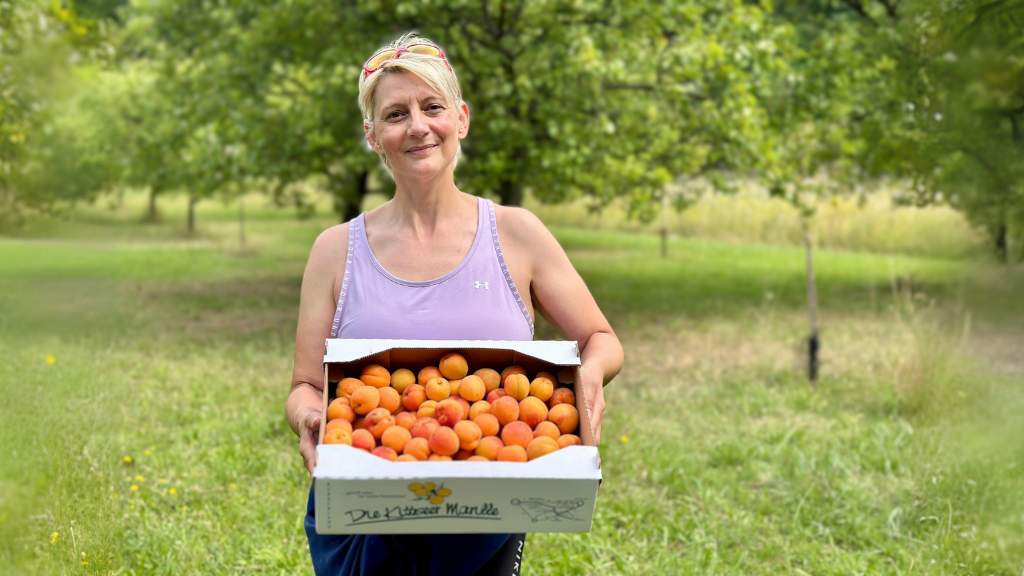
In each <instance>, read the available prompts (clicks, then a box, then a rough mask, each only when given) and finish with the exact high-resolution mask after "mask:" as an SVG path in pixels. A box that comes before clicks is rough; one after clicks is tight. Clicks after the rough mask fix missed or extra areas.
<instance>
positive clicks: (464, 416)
mask: <svg viewBox="0 0 1024 576" xmlns="http://www.w3.org/2000/svg"><path fill="white" fill-rule="evenodd" d="M452 400H455V401H456V402H458V403H459V406H462V418H460V420H468V419H469V402H466V399H465V398H463V397H461V396H456V397H455V398H452Z"/></svg>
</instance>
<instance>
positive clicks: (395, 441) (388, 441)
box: [380, 426, 412, 452]
mask: <svg viewBox="0 0 1024 576" xmlns="http://www.w3.org/2000/svg"><path fill="white" fill-rule="evenodd" d="M409 440H412V434H411V433H410V432H409V431H408V430H406V429H405V428H403V427H402V426H392V427H390V428H388V429H387V430H385V431H384V433H383V434H381V436H380V443H381V444H382V445H384V446H387V447H388V448H391V449H392V450H394V451H395V452H401V451H402V450H403V449H404V448H405V445H406V444H407V443H408V442H409Z"/></svg>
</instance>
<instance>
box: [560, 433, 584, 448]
mask: <svg viewBox="0 0 1024 576" xmlns="http://www.w3.org/2000/svg"><path fill="white" fill-rule="evenodd" d="M566 446H583V441H582V440H580V437H579V436H577V435H575V434H562V435H561V436H559V437H558V447H559V448H565V447H566Z"/></svg>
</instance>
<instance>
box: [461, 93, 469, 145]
mask: <svg viewBox="0 0 1024 576" xmlns="http://www.w3.org/2000/svg"><path fill="white" fill-rule="evenodd" d="M467 134H469V106H468V105H467V104H466V101H465V100H462V101H460V102H459V140H461V139H463V138H465V137H466V135H467Z"/></svg>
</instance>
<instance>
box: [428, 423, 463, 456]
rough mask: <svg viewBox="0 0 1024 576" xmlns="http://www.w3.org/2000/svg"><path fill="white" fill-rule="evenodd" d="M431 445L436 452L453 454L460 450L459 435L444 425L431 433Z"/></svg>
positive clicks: (431, 448)
mask: <svg viewBox="0 0 1024 576" xmlns="http://www.w3.org/2000/svg"><path fill="white" fill-rule="evenodd" d="M429 446H430V451H431V452H433V453H434V454H441V455H442V456H453V455H454V454H455V453H456V452H458V451H459V436H458V434H456V433H455V431H454V430H452V429H451V428H449V427H447V426H442V427H440V428H438V429H437V430H434V433H433V434H431V435H430V438H429Z"/></svg>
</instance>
